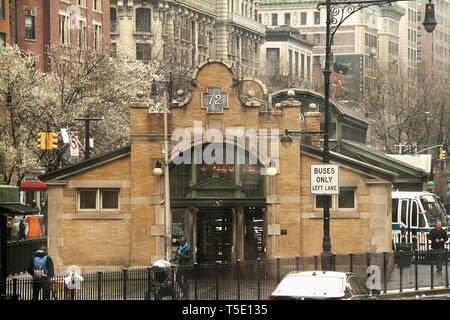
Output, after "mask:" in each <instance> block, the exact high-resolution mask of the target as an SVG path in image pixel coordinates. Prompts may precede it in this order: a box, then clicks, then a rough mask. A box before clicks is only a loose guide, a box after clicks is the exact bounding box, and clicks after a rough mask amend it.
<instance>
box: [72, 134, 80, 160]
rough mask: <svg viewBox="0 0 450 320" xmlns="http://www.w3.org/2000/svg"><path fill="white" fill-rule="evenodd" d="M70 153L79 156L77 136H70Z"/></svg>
mask: <svg viewBox="0 0 450 320" xmlns="http://www.w3.org/2000/svg"><path fill="white" fill-rule="evenodd" d="M70 155H71V156H72V157H78V155H79V154H78V141H77V139H76V138H75V136H71V137H70Z"/></svg>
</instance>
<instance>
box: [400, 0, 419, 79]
mask: <svg viewBox="0 0 450 320" xmlns="http://www.w3.org/2000/svg"><path fill="white" fill-rule="evenodd" d="M398 4H399V6H401V7H402V8H404V10H405V15H404V16H403V17H402V18H401V19H400V24H399V27H400V42H399V58H400V60H399V61H400V68H401V71H402V72H407V74H408V75H414V76H415V75H416V74H417V32H418V31H417V30H418V22H417V10H419V7H418V5H417V3H416V2H415V1H405V2H398Z"/></svg>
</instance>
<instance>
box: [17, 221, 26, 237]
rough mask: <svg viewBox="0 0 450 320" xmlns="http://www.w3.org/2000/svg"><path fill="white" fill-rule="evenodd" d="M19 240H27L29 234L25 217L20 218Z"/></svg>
mask: <svg viewBox="0 0 450 320" xmlns="http://www.w3.org/2000/svg"><path fill="white" fill-rule="evenodd" d="M18 236H19V240H25V239H26V238H27V235H26V234H25V218H22V219H20V223H19V234H18Z"/></svg>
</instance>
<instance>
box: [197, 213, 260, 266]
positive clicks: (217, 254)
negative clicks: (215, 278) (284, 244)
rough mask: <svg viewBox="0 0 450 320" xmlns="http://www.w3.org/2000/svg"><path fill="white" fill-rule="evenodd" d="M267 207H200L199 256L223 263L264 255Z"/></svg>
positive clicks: (203, 260) (198, 222) (198, 224)
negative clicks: (264, 208) (264, 217)
mask: <svg viewBox="0 0 450 320" xmlns="http://www.w3.org/2000/svg"><path fill="white" fill-rule="evenodd" d="M263 213H264V210H263V208H257V207H225V208H199V209H198V211H197V218H196V220H197V221H196V230H195V231H194V232H195V236H194V238H195V239H196V247H197V251H196V260H197V262H198V263H201V264H205V263H216V262H218V261H220V262H221V263H228V262H234V261H236V260H237V259H240V260H253V261H254V260H256V259H257V258H261V257H262V256H263V251H264V232H263V230H264V228H263Z"/></svg>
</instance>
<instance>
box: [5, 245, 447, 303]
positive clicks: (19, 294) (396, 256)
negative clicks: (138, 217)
mask: <svg viewBox="0 0 450 320" xmlns="http://www.w3.org/2000/svg"><path fill="white" fill-rule="evenodd" d="M444 254H445V257H444V259H443V272H442V273H439V274H437V273H436V272H435V264H434V262H433V259H431V258H430V259H429V261H430V264H426V265H424V264H419V261H420V259H419V256H418V253H417V252H416V253H411V252H400V253H383V254H370V253H367V254H352V253H350V254H348V255H335V256H334V265H333V269H334V270H335V271H340V272H352V273H354V274H355V275H356V276H357V277H359V278H361V279H362V280H363V281H365V282H366V283H367V285H368V287H369V288H373V289H378V290H380V291H381V292H385V293H386V292H388V291H392V290H397V291H400V292H402V291H403V290H405V289H412V290H414V289H415V290H420V289H422V288H436V287H446V288H448V286H449V279H448V259H447V256H448V253H447V252H444ZM307 270H321V259H320V256H314V257H306V258H300V257H295V258H293V259H275V260H260V259H258V260H257V261H238V262H236V263H216V264H203V265H199V264H194V266H193V267H189V268H177V267H176V266H172V267H171V268H170V269H168V270H167V273H165V274H164V276H163V281H162V280H161V279H160V278H158V277H159V273H158V272H160V271H158V270H156V269H155V268H152V267H148V268H130V269H127V268H125V269H121V270H116V271H98V272H95V273H87V274H83V275H82V277H83V278H84V280H83V281H82V282H81V283H80V284H79V287H78V288H77V289H75V290H69V289H68V287H67V286H66V284H65V281H64V278H63V276H58V277H55V278H54V279H53V280H52V285H51V294H50V297H51V299H55V300H70V299H75V300H146V299H151V300H153V299H163V300H172V299H174V300H178V299H189V300H262V299H267V298H268V297H269V296H270V294H271V293H272V291H273V290H274V289H275V288H276V286H277V284H278V283H279V282H280V281H281V279H283V277H284V276H285V275H287V274H288V273H289V272H291V271H307ZM181 271H183V272H185V273H187V274H188V280H187V287H186V289H185V291H184V292H183V290H181V288H180V287H179V285H178V283H177V281H176V278H177V276H176V275H177V273H178V272H181ZM174 279H175V281H174ZM161 284H163V286H162V287H161ZM158 285H159V287H158ZM163 289H164V290H163ZM158 290H160V291H158ZM6 297H7V298H10V299H21V300H31V299H32V297H33V279H32V278H31V276H30V277H28V278H23V277H22V278H13V279H11V280H8V281H7V282H6ZM39 298H42V291H41V292H40V296H39Z"/></svg>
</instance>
